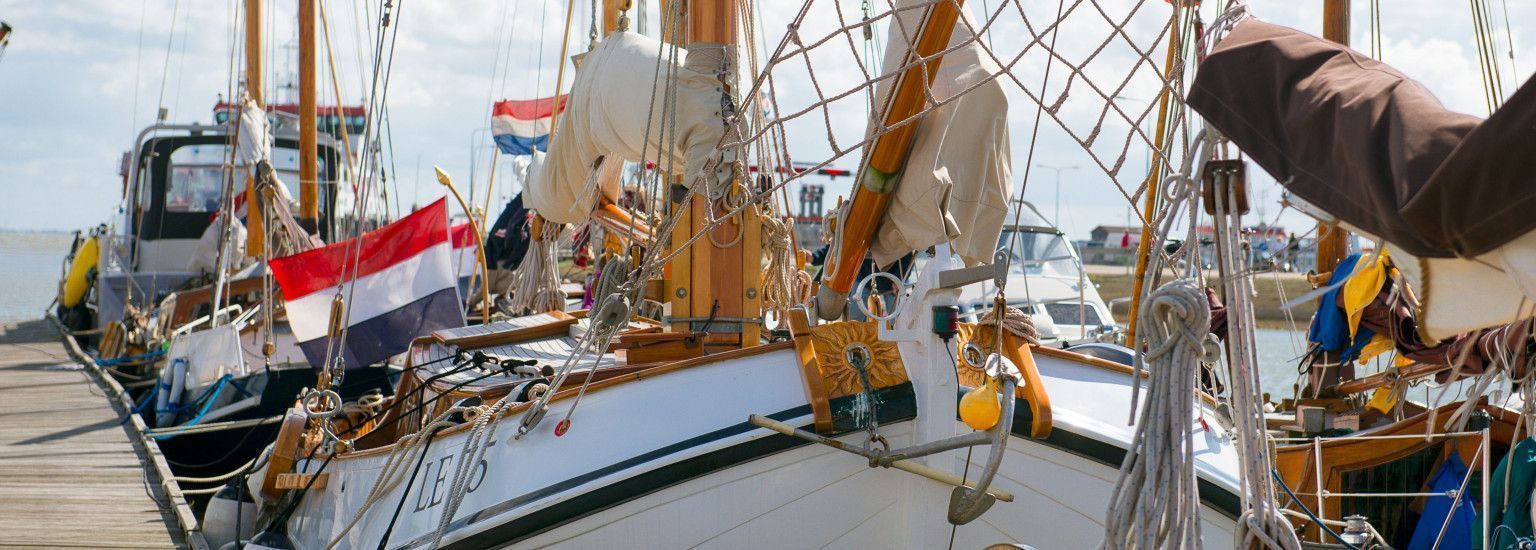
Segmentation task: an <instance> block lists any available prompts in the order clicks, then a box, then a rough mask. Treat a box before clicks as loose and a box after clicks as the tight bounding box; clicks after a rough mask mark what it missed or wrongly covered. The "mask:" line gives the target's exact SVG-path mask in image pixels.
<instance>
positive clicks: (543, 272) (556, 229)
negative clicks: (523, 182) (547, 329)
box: [507, 222, 565, 315]
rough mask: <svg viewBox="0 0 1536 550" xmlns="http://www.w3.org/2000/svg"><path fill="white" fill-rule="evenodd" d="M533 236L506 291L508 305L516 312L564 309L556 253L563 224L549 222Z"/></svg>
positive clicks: (558, 260)
mask: <svg viewBox="0 0 1536 550" xmlns="http://www.w3.org/2000/svg"><path fill="white" fill-rule="evenodd" d="M534 237H535V238H534V240H533V242H532V243H529V245H528V252H527V255H525V256H523V263H521V264H518V266H517V269H516V270H514V271H513V272H512V286H511V288H509V289H508V291H507V293H508V294H509V296H508V297H507V308H508V309H509V310H511V312H512V313H513V314H514V315H517V314H522V313H524V312H542V311H550V310H556V309H565V292H564V291H562V290H560V270H559V262H560V258H559V256H558V255H557V252H558V250H559V237H560V225H559V224H555V223H547V222H546V223H545V224H544V229H543V231H542V232H541V234H540V235H536V236H534Z"/></svg>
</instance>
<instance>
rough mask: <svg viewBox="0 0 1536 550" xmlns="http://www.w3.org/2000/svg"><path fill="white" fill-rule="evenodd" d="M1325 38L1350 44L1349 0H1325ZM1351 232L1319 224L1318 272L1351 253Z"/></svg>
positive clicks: (1334, 226) (1336, 264) (1334, 267)
mask: <svg viewBox="0 0 1536 550" xmlns="http://www.w3.org/2000/svg"><path fill="white" fill-rule="evenodd" d="M1323 38H1324V39H1327V40H1332V41H1334V42H1337V43H1339V44H1341V45H1344V46H1348V45H1349V0H1323ZM1348 239H1349V233H1348V232H1347V231H1344V229H1343V228H1342V227H1339V225H1338V224H1337V223H1334V224H1329V223H1324V222H1318V224H1317V272H1318V273H1328V272H1331V271H1333V270H1334V269H1336V268H1338V267H1339V262H1340V261H1342V260H1343V259H1344V256H1346V255H1348V254H1349V244H1348V243H1349V240H1348Z"/></svg>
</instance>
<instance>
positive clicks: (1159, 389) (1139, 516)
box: [1103, 279, 1217, 549]
mask: <svg viewBox="0 0 1536 550" xmlns="http://www.w3.org/2000/svg"><path fill="white" fill-rule="evenodd" d="M1140 316H1141V319H1140V323H1141V326H1143V327H1148V328H1149V330H1147V332H1146V333H1145V337H1144V338H1145V341H1146V342H1147V351H1146V353H1145V355H1144V358H1143V362H1144V363H1145V364H1146V365H1147V367H1148V368H1147V370H1148V371H1149V377H1148V378H1149V380H1148V381H1147V388H1146V391H1147V401H1146V405H1145V406H1143V407H1142V409H1141V416H1140V420H1139V421H1138V422H1137V423H1136V434H1135V436H1134V437H1133V439H1132V440H1131V448H1130V452H1128V453H1126V455H1125V461H1124V462H1123V463H1121V465H1120V479H1119V481H1117V482H1116V483H1115V491H1114V494H1113V495H1112V496H1111V498H1110V505H1109V511H1108V515H1107V517H1106V518H1105V521H1104V526H1105V533H1104V546H1103V547H1104V548H1116V549H1118V548H1200V491H1199V488H1198V485H1197V484H1196V479H1195V460H1194V441H1193V438H1192V437H1190V436H1191V431H1192V430H1191V427H1192V426H1194V425H1195V419H1194V411H1195V406H1196V404H1195V392H1196V391H1197V390H1196V384H1197V382H1198V380H1197V377H1198V374H1199V372H1200V363H1202V362H1208V361H1211V360H1213V358H1214V357H1215V356H1216V355H1217V354H1216V353H1215V349H1214V345H1212V346H1211V347H1209V348H1208V347H1207V345H1206V335H1207V334H1209V333H1210V329H1211V309H1210V305H1209V303H1208V302H1207V301H1206V298H1205V290H1204V289H1202V288H1201V287H1200V285H1199V283H1197V282H1195V281H1194V280H1192V279H1179V280H1176V281H1173V282H1170V283H1168V284H1166V285H1163V286H1162V287H1160V288H1158V289H1157V290H1155V291H1153V292H1152V294H1151V295H1150V296H1149V299H1148V302H1147V306H1146V307H1145V308H1143V309H1142V310H1141V315H1140Z"/></svg>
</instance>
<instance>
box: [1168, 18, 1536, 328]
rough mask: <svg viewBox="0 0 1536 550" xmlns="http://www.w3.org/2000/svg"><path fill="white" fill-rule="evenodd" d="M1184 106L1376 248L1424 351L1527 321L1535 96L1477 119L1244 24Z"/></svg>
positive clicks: (1350, 55) (1343, 55)
mask: <svg viewBox="0 0 1536 550" xmlns="http://www.w3.org/2000/svg"><path fill="white" fill-rule="evenodd" d="M1188 102H1189V105H1190V106H1191V107H1193V108H1194V109H1195V110H1196V111H1198V112H1199V113H1200V114H1201V115H1202V116H1204V117H1205V119H1206V120H1207V121H1208V122H1209V123H1210V124H1211V125H1212V126H1214V127H1216V128H1217V129H1219V130H1220V131H1221V132H1222V133H1223V134H1225V135H1226V136H1227V137H1228V138H1230V139H1231V140H1232V141H1233V142H1234V143H1236V144H1237V145H1238V146H1239V147H1240V148H1242V150H1243V151H1244V152H1246V153H1247V154H1248V155H1250V156H1251V157H1252V158H1253V159H1254V161H1255V162H1256V163H1258V164H1259V165H1260V166H1262V167H1263V168H1264V169H1265V170H1266V171H1268V172H1269V173H1270V174H1271V175H1273V176H1274V177H1275V178H1276V179H1277V180H1279V181H1280V182H1281V183H1282V184H1284V185H1285V186H1286V188H1287V189H1288V190H1290V191H1291V192H1292V193H1294V194H1295V195H1296V196H1297V197H1298V198H1300V199H1302V200H1304V201H1306V202H1308V203H1310V204H1312V205H1314V206H1316V207H1318V208H1320V209H1322V210H1325V211H1327V212H1328V213H1329V214H1331V215H1333V216H1336V217H1337V218H1338V220H1339V221H1340V222H1341V223H1343V224H1345V225H1346V226H1348V227H1350V228H1352V229H1355V230H1357V231H1359V232H1361V233H1365V234H1368V235H1370V236H1373V237H1376V238H1380V239H1383V240H1384V241H1386V243H1387V249H1388V250H1390V251H1391V254H1392V256H1393V258H1394V259H1396V260H1397V264H1398V266H1399V267H1400V268H1401V269H1402V271H1403V274H1404V276H1405V277H1406V278H1407V279H1408V280H1409V282H1410V284H1411V285H1412V286H1414V287H1415V290H1416V291H1417V292H1418V295H1419V298H1420V299H1421V304H1420V307H1421V312H1420V315H1419V318H1420V328H1421V330H1422V331H1423V332H1424V333H1425V335H1426V336H1428V337H1429V338H1430V339H1432V340H1439V339H1443V338H1447V337H1450V336H1453V335H1455V334H1459V333H1462V332H1466V331H1468V330H1474V329H1478V328H1484V327H1489V326H1496V325H1501V324H1505V323H1509V322H1512V321H1515V320H1518V319H1521V318H1525V317H1529V316H1530V315H1531V311H1529V309H1530V308H1523V309H1522V308H1521V305H1520V304H1521V303H1522V302H1523V300H1522V296H1524V297H1533V298H1536V233H1533V230H1536V216H1531V215H1530V212H1531V211H1532V209H1533V208H1536V188H1533V187H1532V186H1530V185H1529V180H1530V177H1531V176H1530V174H1533V173H1536V140H1533V139H1531V134H1530V128H1532V127H1533V126H1536V84H1532V83H1531V82H1526V84H1525V85H1523V86H1521V87H1520V89H1519V90H1517V91H1516V92H1515V94H1514V96H1512V97H1511V98H1510V99H1509V101H1508V102H1507V103H1506V104H1504V106H1503V107H1502V108H1500V109H1499V110H1498V111H1497V112H1495V113H1494V114H1493V116H1491V117H1489V118H1488V119H1487V120H1480V119H1478V118H1477V117H1475V116H1472V115H1466V114H1461V113H1455V112H1451V111H1449V110H1447V109H1446V108H1445V107H1444V106H1443V105H1441V104H1440V101H1439V100H1438V99H1436V98H1435V97H1434V95H1433V94H1431V93H1430V92H1429V91H1428V89H1426V88H1425V87H1424V86H1423V85H1421V84H1419V83H1418V82H1415V81H1413V80H1412V79H1410V78H1408V77H1407V76H1404V75H1403V74H1402V73H1400V72H1398V71H1397V70H1395V69H1392V68H1391V67H1389V66H1387V65H1385V64H1383V63H1381V62H1378V61H1376V60H1373V59H1370V58H1369V57H1367V56H1365V55H1362V54H1360V53H1359V52H1355V51H1353V50H1350V49H1349V48H1346V47H1344V46H1341V45H1338V44H1335V43H1332V42H1328V41H1326V40H1323V39H1321V38H1317V37H1315V36H1311V35H1308V34H1306V33H1302V32H1300V31H1296V30H1293V29H1289V28H1286V27H1281V26H1278V25H1273V24H1269V23H1264V22H1261V21H1258V20H1254V19H1248V20H1245V21H1243V22H1241V23H1239V24H1238V25H1237V26H1236V27H1235V28H1234V29H1233V30H1232V31H1231V33H1230V34H1228V35H1227V36H1226V37H1225V38H1224V39H1223V40H1222V41H1221V42H1220V43H1219V44H1218V45H1217V46H1216V48H1215V49H1214V50H1213V51H1212V53H1211V55H1210V56H1209V57H1208V58H1207V59H1206V60H1205V62H1204V63H1203V64H1202V65H1201V66H1200V71H1199V74H1198V75H1197V76H1196V78H1195V81H1194V84H1193V86H1192V89H1191V91H1190V94H1189V99H1188ZM1458 288H1477V289H1479V290H1478V291H1477V292H1451V291H1450V290H1451V289H1458Z"/></svg>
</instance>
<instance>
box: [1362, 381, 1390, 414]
mask: <svg viewBox="0 0 1536 550" xmlns="http://www.w3.org/2000/svg"><path fill="white" fill-rule="evenodd" d="M1395 406H1397V390H1396V389H1395V388H1390V387H1387V386H1382V387H1380V388H1376V391H1375V392H1372V393H1371V400H1370V401H1367V402H1366V403H1365V408H1367V409H1374V410H1375V411H1376V412H1379V413H1381V414H1391V413H1392V407H1395Z"/></svg>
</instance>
